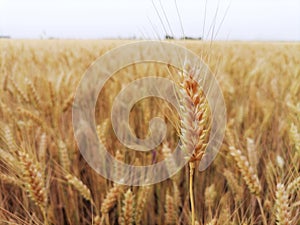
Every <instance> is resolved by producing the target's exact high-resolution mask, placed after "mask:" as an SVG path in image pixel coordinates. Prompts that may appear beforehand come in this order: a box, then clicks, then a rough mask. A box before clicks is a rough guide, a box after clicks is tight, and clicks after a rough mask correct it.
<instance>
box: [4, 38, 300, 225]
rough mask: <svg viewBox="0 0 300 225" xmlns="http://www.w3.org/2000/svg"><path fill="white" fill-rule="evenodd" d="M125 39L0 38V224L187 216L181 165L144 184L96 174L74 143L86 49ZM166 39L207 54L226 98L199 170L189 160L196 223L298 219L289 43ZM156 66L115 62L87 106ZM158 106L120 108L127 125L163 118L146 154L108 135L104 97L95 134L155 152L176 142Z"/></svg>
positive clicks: (295, 94)
mask: <svg viewBox="0 0 300 225" xmlns="http://www.w3.org/2000/svg"><path fill="white" fill-rule="evenodd" d="M127 42H128V41H109V40H107V41H104V40H102V41H72V40H40V41H39V40H35V41H30V40H25V41H22V40H1V41H0V90H1V92H0V222H1V224H190V223H191V219H190V218H191V209H190V203H189V201H190V199H189V186H188V180H189V170H188V167H185V168H183V169H182V170H181V171H180V172H178V174H176V175H175V176H173V177H171V178H170V179H168V180H166V181H163V182H161V183H158V184H155V185H151V186H145V187H129V186H121V185H118V184H115V183H113V182H110V181H108V180H105V179H104V178H103V177H101V176H100V175H98V174H97V173H96V172H95V171H94V170H93V169H92V168H90V167H89V165H88V164H87V163H86V161H85V160H84V159H83V158H82V156H81V154H80V152H79V150H78V148H77V145H76V142H75V139H74V134H73V128H72V103H73V98H74V94H75V91H76V87H77V85H78V84H79V81H80V79H81V77H82V76H83V75H84V72H85V71H86V69H87V68H88V66H89V65H90V64H91V63H92V62H93V61H94V60H96V59H97V58H98V57H99V56H101V55H102V54H104V53H105V52H106V51H107V50H109V49H111V48H112V47H116V46H119V45H120V44H124V43H127ZM177 44H180V45H185V46H186V47H187V48H189V49H191V50H192V51H194V52H195V53H197V54H198V55H199V56H201V57H202V58H203V60H204V61H205V62H206V63H207V64H208V65H209V67H210V68H211V70H212V72H213V73H214V74H215V76H216V77H217V80H218V81H219V83H220V86H221V89H222V91H223V94H224V98H225V101H226V107H227V129H226V135H225V138H224V141H223V144H222V147H221V150H220V152H219V154H218V155H217V158H216V159H215V160H214V162H213V164H212V165H211V166H210V167H209V168H208V169H207V170H205V171H204V172H199V171H197V170H196V171H195V177H194V198H195V219H196V224H199V225H200V224H201V225H202V224H206V225H208V224H214V225H217V224H249V225H254V224H264V223H267V224H280V225H281V224H282V225H288V224H295V225H297V224H299V220H300V216H299V215H300V213H299V212H300V192H299V187H300V177H299V171H300V160H299V159H300V100H299V99H300V44H299V43H271V42H270V43H267V42H265V43H255V42H214V43H213V44H212V45H211V43H206V42H201V41H186V42H182V41H178V42H177ZM167 72H168V71H167V70H166V68H163V67H159V66H158V65H157V64H155V63H152V64H148V65H132V66H131V67H129V68H126V69H124V70H122V71H119V72H118V73H116V74H115V75H114V76H113V77H114V78H116V79H110V80H109V81H108V82H107V84H106V86H105V88H104V89H103V91H102V92H101V93H100V95H99V99H98V107H100V106H102V107H103V106H106V107H107V106H109V105H111V104H112V102H113V99H114V97H115V96H116V95H117V94H118V92H119V91H120V90H121V88H122V87H123V86H124V85H126V84H128V83H130V82H131V81H133V80H134V79H135V78H136V77H139V76H145V75H147V74H149V73H151V74H157V75H159V76H167V75H166V73H167ZM118 77H119V78H118ZM120 77H122V79H120ZM117 78H118V79H117ZM120 81H121V82H120ZM169 111H172V108H170V106H169V105H168V103H166V102H164V101H163V100H157V99H155V98H148V99H145V100H143V101H140V102H138V103H137V104H136V105H135V106H134V108H133V109H132V112H131V117H130V125H131V127H132V129H133V130H134V131H135V134H136V135H137V136H138V137H146V136H147V134H148V125H149V121H150V120H151V118H153V117H154V116H160V117H162V118H164V119H165V121H166V124H167V127H168V134H167V138H166V140H164V142H163V143H162V144H161V145H160V146H159V147H158V148H157V149H155V154H154V152H149V153H136V152H133V151H132V150H130V149H127V148H125V147H124V146H122V145H121V144H120V143H119V142H118V140H117V139H116V137H115V135H114V133H113V129H112V127H111V123H110V108H109V107H107V110H105V111H103V110H102V111H101V113H99V112H98V110H96V115H95V116H96V121H97V131H98V136H99V138H100V140H101V141H103V143H104V144H105V146H106V147H107V149H108V150H109V151H110V152H111V153H112V154H113V155H114V156H115V158H117V159H118V160H120V161H123V162H126V163H128V164H134V165H149V164H152V163H155V162H157V161H160V160H163V159H164V158H165V157H166V156H168V155H169V154H170V153H171V152H172V151H173V149H174V146H175V145H176V144H177V142H178V132H177V130H178V129H176V125H174V121H175V123H176V114H175V116H174V115H173V114H172V115H173V116H172V117H170V116H168V115H170V112H169ZM177 126H178V124H177ZM170 164H171V163H170ZM170 166H172V165H170ZM113 172H116V173H118V172H119V171H118V168H116V170H115V171H113Z"/></svg>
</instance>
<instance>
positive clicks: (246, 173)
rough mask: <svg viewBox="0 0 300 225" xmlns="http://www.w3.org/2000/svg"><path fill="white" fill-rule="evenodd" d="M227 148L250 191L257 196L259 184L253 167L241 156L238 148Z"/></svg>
mask: <svg viewBox="0 0 300 225" xmlns="http://www.w3.org/2000/svg"><path fill="white" fill-rule="evenodd" d="M229 150H230V154H231V155H232V156H233V158H234V160H235V161H236V163H237V166H238V168H239V171H240V172H241V174H242V177H243V179H244V181H245V182H246V184H247V187H248V188H249V190H250V192H251V193H252V194H254V195H256V196H259V195H260V193H261V185H260V183H259V180H258V177H257V174H255V172H254V169H253V168H252V167H251V166H250V164H249V162H248V160H247V158H246V157H245V156H243V154H242V152H241V151H240V150H239V149H236V148H235V147H233V146H230V147H229Z"/></svg>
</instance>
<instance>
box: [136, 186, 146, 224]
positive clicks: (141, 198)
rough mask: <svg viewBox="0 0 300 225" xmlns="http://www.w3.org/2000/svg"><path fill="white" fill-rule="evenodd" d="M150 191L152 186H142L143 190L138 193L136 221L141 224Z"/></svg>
mask: <svg viewBox="0 0 300 225" xmlns="http://www.w3.org/2000/svg"><path fill="white" fill-rule="evenodd" d="M149 192H150V186H146V187H142V188H141V192H140V194H139V195H138V199H137V204H136V210H135V223H136V224H137V225H138V224H141V219H142V215H143V211H144V208H145V205H146V202H147V198H148V195H149Z"/></svg>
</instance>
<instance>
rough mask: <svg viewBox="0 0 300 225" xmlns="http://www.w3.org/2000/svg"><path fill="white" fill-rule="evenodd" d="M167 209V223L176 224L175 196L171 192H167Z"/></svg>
mask: <svg viewBox="0 0 300 225" xmlns="http://www.w3.org/2000/svg"><path fill="white" fill-rule="evenodd" d="M165 209H166V213H165V223H166V224H168V225H170V224H176V216H177V210H176V206H175V205H174V198H173V197H172V196H171V195H170V194H169V193H167V194H166V204H165Z"/></svg>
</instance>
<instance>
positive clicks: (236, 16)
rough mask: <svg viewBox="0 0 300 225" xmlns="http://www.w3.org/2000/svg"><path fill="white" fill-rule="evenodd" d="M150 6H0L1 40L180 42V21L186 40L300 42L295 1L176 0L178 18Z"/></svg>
mask: <svg viewBox="0 0 300 225" xmlns="http://www.w3.org/2000/svg"><path fill="white" fill-rule="evenodd" d="M153 2H154V5H155V6H154V5H153V4H152V0H128V1H125V0H110V1H109V0H98V1H91V0H85V1H84V0H82V1H79V0H52V1H50V0H40V1H37V0H28V1H25V0H0V35H8V36H11V37H12V38H48V37H55V38H84V39H89V38H118V37H122V38H130V37H133V36H135V37H138V38H140V37H142V38H157V37H160V38H162V37H164V36H165V34H166V33H168V34H169V35H174V36H175V37H177V38H179V37H182V36H183V34H182V30H181V25H180V18H181V21H182V25H183V29H184V34H185V36H191V37H204V38H205V39H211V38H212V37H211V34H212V33H213V34H214V36H213V39H214V40H216V39H221V40H285V41H300V0H220V1H218V0H207V5H206V4H205V3H206V0H177V5H178V11H179V14H180V17H179V16H178V14H177V11H176V4H175V0H161V4H162V7H161V5H160V1H159V0H153ZM205 5H206V7H205ZM155 7H156V8H157V10H158V14H159V16H158V14H157V12H156V10H155ZM162 8H163V10H162ZM205 8H206V14H205ZM227 9H228V10H227ZM226 12H227V13H226ZM164 15H166V17H167V18H168V22H167V20H166V19H165V16H164ZM215 15H216V19H215ZM160 18H161V19H160ZM204 18H206V19H205V20H204ZM223 18H224V21H223V22H222V20H223ZM162 24H163V25H164V26H163V25H162ZM169 25H170V26H169ZM163 27H165V28H163ZM169 27H170V28H169ZM213 27H215V28H214V29H210V28H213ZM170 30H171V31H170ZM212 31H213V32H212Z"/></svg>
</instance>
